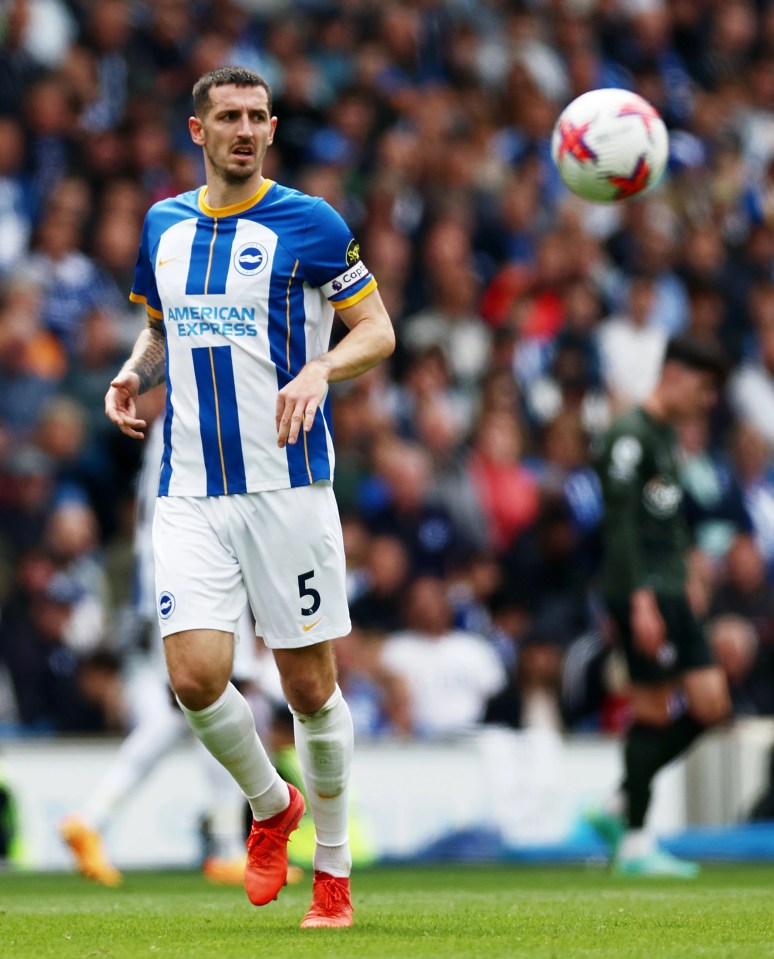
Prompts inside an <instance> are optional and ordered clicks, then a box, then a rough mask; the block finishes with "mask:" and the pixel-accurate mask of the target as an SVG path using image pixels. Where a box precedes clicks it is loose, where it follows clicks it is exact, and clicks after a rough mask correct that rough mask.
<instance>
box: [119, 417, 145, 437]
mask: <svg viewBox="0 0 774 959" xmlns="http://www.w3.org/2000/svg"><path fill="white" fill-rule="evenodd" d="M119 429H120V430H121V432H122V433H123V434H124V435H125V436H131V437H132V439H135V440H141V439H143V438H144V437H145V434H144V433H142V432H140V430H144V429H145V420H135V419H130V418H128V417H127V418H126V419H124V420H123V422H122V423H121V424H120V426H119Z"/></svg>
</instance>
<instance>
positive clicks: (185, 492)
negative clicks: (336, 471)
mask: <svg viewBox="0 0 774 959" xmlns="http://www.w3.org/2000/svg"><path fill="white" fill-rule="evenodd" d="M332 482H333V476H332V475H331V476H315V477H313V478H312V479H311V480H309V481H308V482H305V483H289V482H288V481H287V479H283V480H281V481H279V480H266V481H265V482H263V483H250V484H249V485H248V486H247V487H246V488H245V489H243V490H240V491H239V492H238V493H207V492H202V489H201V487H200V486H199V487H197V488H196V489H189V488H188V487H186V488H185V489H175V490H174V491H170V490H167V492H166V493H162V492H159V494H158V495H159V497H175V496H181V497H187V496H190V497H191V498H193V499H212V498H213V497H218V496H244V495H245V494H247V493H269V492H271V491H272V490H278V489H298V488H299V487H300V488H302V489H303V488H304V487H306V486H314V484H315V483H329V484H330V483H332Z"/></svg>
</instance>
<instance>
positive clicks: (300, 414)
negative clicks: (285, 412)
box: [288, 400, 306, 446]
mask: <svg viewBox="0 0 774 959" xmlns="http://www.w3.org/2000/svg"><path fill="white" fill-rule="evenodd" d="M305 405H306V404H305V402H304V400H297V401H296V405H295V406H294V407H293V413H292V415H291V417H290V432H289V433H288V443H290V445H291V446H292V445H293V444H294V443H295V442H296V440H297V439H298V434H299V432H300V431H301V426H302V424H303V422H304V406H305Z"/></svg>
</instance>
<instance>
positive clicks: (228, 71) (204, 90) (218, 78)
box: [193, 67, 271, 117]
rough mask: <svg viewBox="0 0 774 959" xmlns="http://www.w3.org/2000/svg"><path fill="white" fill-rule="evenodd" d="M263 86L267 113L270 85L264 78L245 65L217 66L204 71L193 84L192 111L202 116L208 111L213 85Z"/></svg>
mask: <svg viewBox="0 0 774 959" xmlns="http://www.w3.org/2000/svg"><path fill="white" fill-rule="evenodd" d="M226 86H235V87H263V89H264V90H265V91H266V98H267V100H268V101H269V113H271V87H270V86H269V84H268V83H267V81H266V80H264V78H263V77H262V76H261V75H260V73H256V72H255V71H254V70H248V69H247V67H218V69H217V70H211V71H210V72H209V73H205V74H204V76H203V77H199V79H198V80H197V81H196V83H195V84H194V88H193V102H194V113H195V114H196V116H197V117H204V116H206V115H207V114H208V113H209V110H210V107H211V106H212V104H211V103H210V90H211V89H212V88H213V87H226Z"/></svg>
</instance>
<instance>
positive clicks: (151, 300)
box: [129, 211, 164, 320]
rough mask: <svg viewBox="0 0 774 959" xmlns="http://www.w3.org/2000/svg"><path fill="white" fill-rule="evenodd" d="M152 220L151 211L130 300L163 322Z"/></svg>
mask: <svg viewBox="0 0 774 959" xmlns="http://www.w3.org/2000/svg"><path fill="white" fill-rule="evenodd" d="M150 220H151V213H150V211H149V212H148V214H147V215H146V217H145V223H144V224H143V227H142V238H141V239H140V250H139V253H138V254H137V263H136V264H135V267H134V283H133V284H132V291H131V293H130V294H129V299H130V300H131V301H132V303H144V304H145V308H146V309H147V311H148V316H152V317H153V318H154V319H156V320H163V319H164V313H163V311H162V309H161V299H160V297H159V291H158V289H157V288H156V275H155V273H154V272H153V262H152V260H151V242H150Z"/></svg>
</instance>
